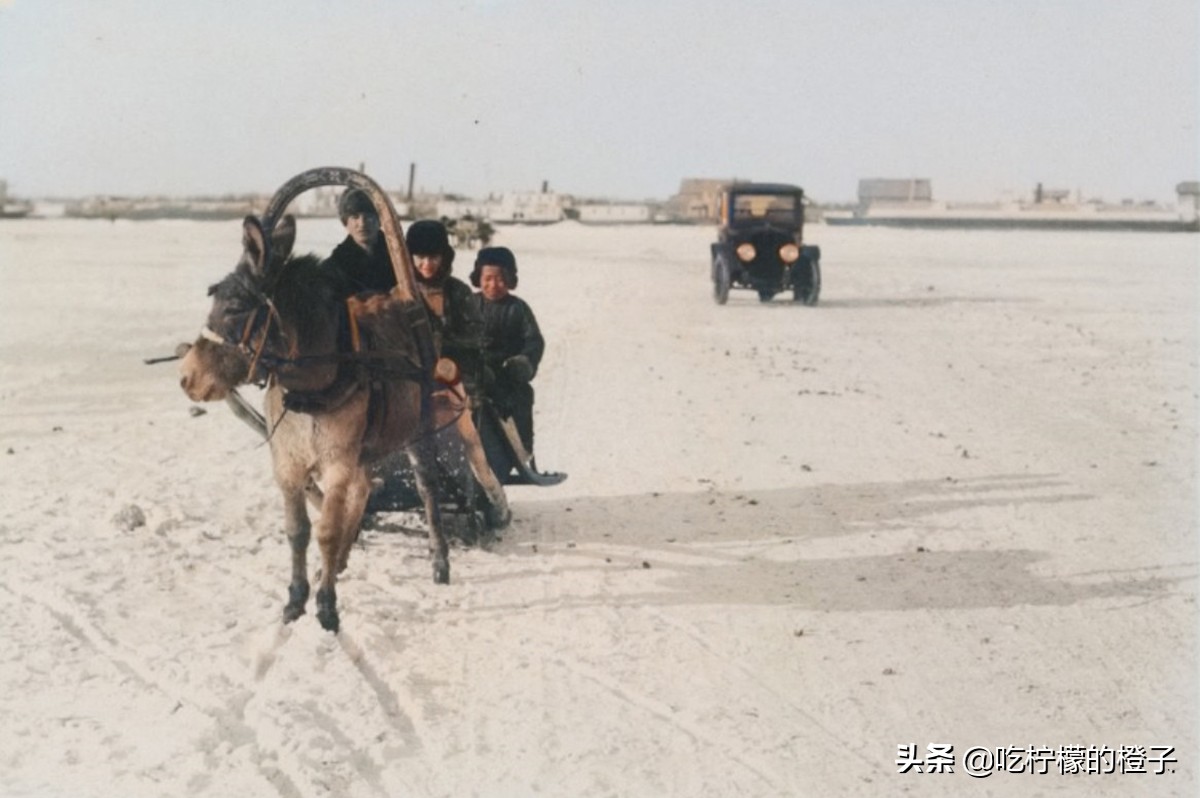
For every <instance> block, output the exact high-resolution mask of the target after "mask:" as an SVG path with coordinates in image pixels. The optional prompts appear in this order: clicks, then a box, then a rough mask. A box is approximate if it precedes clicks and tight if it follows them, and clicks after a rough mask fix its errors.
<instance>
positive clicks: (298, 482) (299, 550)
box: [276, 473, 312, 623]
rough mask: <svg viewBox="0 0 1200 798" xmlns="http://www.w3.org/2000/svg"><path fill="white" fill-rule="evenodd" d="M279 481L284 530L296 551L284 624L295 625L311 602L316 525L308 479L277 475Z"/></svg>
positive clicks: (292, 475) (284, 611) (293, 551)
mask: <svg viewBox="0 0 1200 798" xmlns="http://www.w3.org/2000/svg"><path fill="white" fill-rule="evenodd" d="M276 479H277V480H278V484H280V488H281V490H282V491H283V528H284V532H287V535H288V545H289V546H290V548H292V582H290V583H289V584H288V602H287V605H286V606H284V607H283V623H292V622H293V620H295V619H296V618H299V617H300V616H302V614H304V613H305V604H306V602H307V601H308V566H307V560H308V539H310V536H311V534H312V524H311V522H310V521H308V508H307V505H306V504H305V492H304V475H302V474H300V475H295V474H287V473H276Z"/></svg>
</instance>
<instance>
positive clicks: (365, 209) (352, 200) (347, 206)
mask: <svg viewBox="0 0 1200 798" xmlns="http://www.w3.org/2000/svg"><path fill="white" fill-rule="evenodd" d="M356 213H362V214H366V213H373V214H375V215H376V216H378V215H379V211H377V210H375V203H373V202H371V195H370V194H368V193H367V192H365V191H363V190H362V189H361V188H348V189H346V191H345V192H343V193H342V196H341V198H339V199H338V216H339V217H340V218H341V220H342V224H345V223H346V220H347V219H349V218H350V217H351V216H353V215H354V214H356Z"/></svg>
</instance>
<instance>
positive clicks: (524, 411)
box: [471, 247, 546, 478]
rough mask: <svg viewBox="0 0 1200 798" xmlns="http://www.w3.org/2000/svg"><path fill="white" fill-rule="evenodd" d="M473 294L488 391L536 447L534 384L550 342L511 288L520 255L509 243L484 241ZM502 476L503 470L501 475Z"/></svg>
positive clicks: (473, 278) (527, 445)
mask: <svg viewBox="0 0 1200 798" xmlns="http://www.w3.org/2000/svg"><path fill="white" fill-rule="evenodd" d="M471 284H472V285H474V286H476V287H478V288H479V289H480V292H479V293H477V294H474V295H473V296H472V297H471V299H472V301H473V302H474V303H475V306H476V307H477V308H478V309H479V314H480V315H481V316H482V317H483V380H482V387H483V393H484V396H485V397H486V398H487V400H488V401H490V402H491V403H492V405H493V406H494V407H495V408H496V410H497V412H498V413H499V414H500V415H501V416H502V417H511V418H512V420H513V422H514V423H515V424H516V427H517V432H518V434H519V435H520V436H521V443H522V444H523V445H524V446H525V450H526V451H527V452H529V453H530V454H532V453H533V386H532V385H530V384H529V383H530V380H532V379H533V377H534V375H535V374H537V368H538V364H539V363H541V361H542V353H543V352H544V351H545V348H546V342H545V340H544V339H543V338H542V333H541V330H540V329H538V323H537V319H536V318H535V317H534V315H533V310H532V309H531V308H530V307H529V305H528V303H526V302H525V301H524V300H523V299H521V298H520V297H517V296H514V295H513V294H512V293H511V292H512V290H513V289H515V288H516V287H517V259H516V257H515V256H514V255H513V253H512V251H511V250H509V249H508V248H507V247H486V248H484V249H481V250H479V255H478V256H477V257H476V258H475V269H474V271H472V272H471ZM499 476H501V477H502V478H503V475H499Z"/></svg>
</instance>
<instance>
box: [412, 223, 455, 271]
mask: <svg viewBox="0 0 1200 798" xmlns="http://www.w3.org/2000/svg"><path fill="white" fill-rule="evenodd" d="M404 243H405V244H406V245H407V246H408V253H409V254H410V255H441V256H442V269H441V271H439V272H438V273H437V275H436V276H435V278H434V279H436V280H440V279H441V278H443V277H445V276H446V275H448V274H450V271H451V270H452V269H453V268H454V247H452V246H450V234H449V233H448V232H447V231H446V225H444V224H442V223H441V222H435V221H433V220H432V219H422V220H421V221H419V222H413V223H412V224H411V225H409V226H408V232H407V233H405V234H404ZM417 278H418V279H421V276H420V274H418V275H417Z"/></svg>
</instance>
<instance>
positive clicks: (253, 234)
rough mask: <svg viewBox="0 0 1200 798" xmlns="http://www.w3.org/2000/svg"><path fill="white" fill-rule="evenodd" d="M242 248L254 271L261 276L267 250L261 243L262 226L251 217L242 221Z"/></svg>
mask: <svg viewBox="0 0 1200 798" xmlns="http://www.w3.org/2000/svg"><path fill="white" fill-rule="evenodd" d="M242 248H243V249H244V250H245V251H246V256H247V257H248V258H249V260H250V263H251V264H252V265H253V266H254V271H255V272H257V273H258V274H262V271H263V259H264V258H265V256H266V252H267V248H266V246H265V244H264V241H263V231H262V225H261V224H260V223H259V221H258V219H256V218H254V217H253V216H247V217H246V218H245V219H243V220H242Z"/></svg>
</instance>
